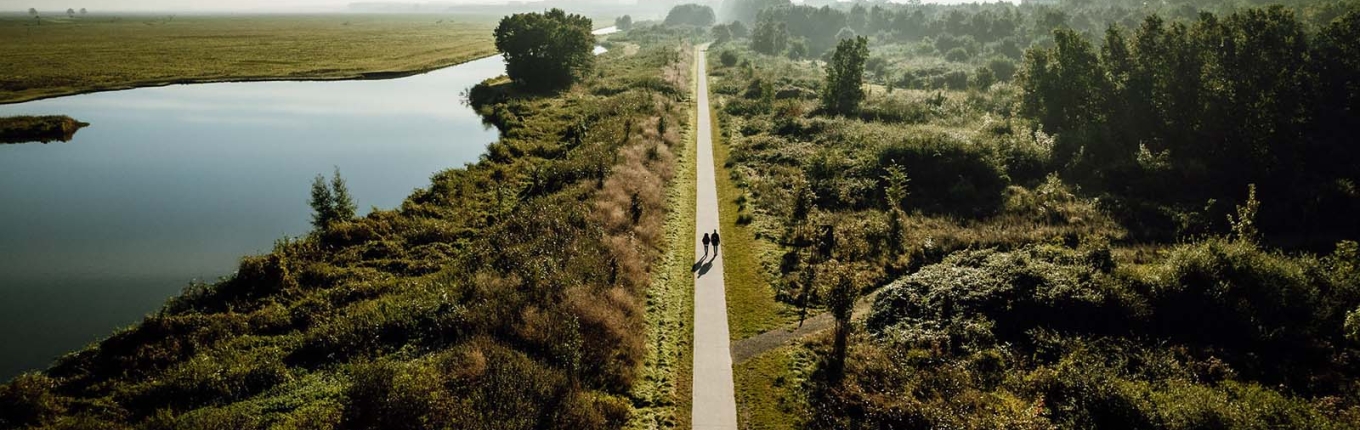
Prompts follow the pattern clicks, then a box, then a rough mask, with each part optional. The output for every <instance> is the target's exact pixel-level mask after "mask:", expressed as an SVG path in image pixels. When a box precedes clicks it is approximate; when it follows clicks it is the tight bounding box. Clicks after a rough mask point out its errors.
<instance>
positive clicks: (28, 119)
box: [0, 115, 90, 143]
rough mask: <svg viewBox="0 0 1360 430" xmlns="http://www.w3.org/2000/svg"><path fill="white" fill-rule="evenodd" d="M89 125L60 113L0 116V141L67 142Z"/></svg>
mask: <svg viewBox="0 0 1360 430" xmlns="http://www.w3.org/2000/svg"><path fill="white" fill-rule="evenodd" d="M89 125H90V124H89V123H84V122H80V121H76V120H75V119H73V118H71V117H69V116H60V115H49V116H7V117H0V143H27V142H41V143H48V142H69V141H71V138H72V137H74V136H75V134H76V132H77V131H80V129H81V128H84V127H87V126H89Z"/></svg>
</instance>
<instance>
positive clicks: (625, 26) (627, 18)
mask: <svg viewBox="0 0 1360 430" xmlns="http://www.w3.org/2000/svg"><path fill="white" fill-rule="evenodd" d="M614 27H615V28H618V29H619V31H628V30H632V29H633V17H632V16H631V15H624V16H621V17H618V18H614Z"/></svg>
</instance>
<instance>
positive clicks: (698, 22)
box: [666, 4, 717, 27]
mask: <svg viewBox="0 0 1360 430" xmlns="http://www.w3.org/2000/svg"><path fill="white" fill-rule="evenodd" d="M714 22H717V18H716V17H715V16H714V15H713V8H711V7H708V6H704V5H698V4H682V5H678V6H676V7H673V8H671V12H670V13H668V14H666V25H693V26H698V27H708V26H711V25H713V23H714Z"/></svg>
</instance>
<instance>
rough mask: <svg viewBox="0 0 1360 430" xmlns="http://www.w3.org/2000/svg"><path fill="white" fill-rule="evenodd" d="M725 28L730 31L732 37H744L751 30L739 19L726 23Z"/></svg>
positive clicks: (748, 34) (749, 33)
mask: <svg viewBox="0 0 1360 430" xmlns="http://www.w3.org/2000/svg"><path fill="white" fill-rule="evenodd" d="M727 30H728V31H730V32H732V38H733V39H744V38H747V37H750V36H751V30H749V29H747V28H746V24H742V23H741V21H732V22H731V23H729V24H727Z"/></svg>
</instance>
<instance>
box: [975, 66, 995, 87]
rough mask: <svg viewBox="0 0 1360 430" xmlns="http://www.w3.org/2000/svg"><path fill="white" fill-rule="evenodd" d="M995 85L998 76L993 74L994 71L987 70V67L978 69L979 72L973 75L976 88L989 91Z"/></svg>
mask: <svg viewBox="0 0 1360 430" xmlns="http://www.w3.org/2000/svg"><path fill="white" fill-rule="evenodd" d="M995 83H996V75H995V74H993V73H992V69H990V68H987V67H986V66H983V67H978V68H977V71H976V72H974V73H973V87H974V88H977V89H979V90H982V91H987V90H988V89H989V88H992V84H995Z"/></svg>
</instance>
